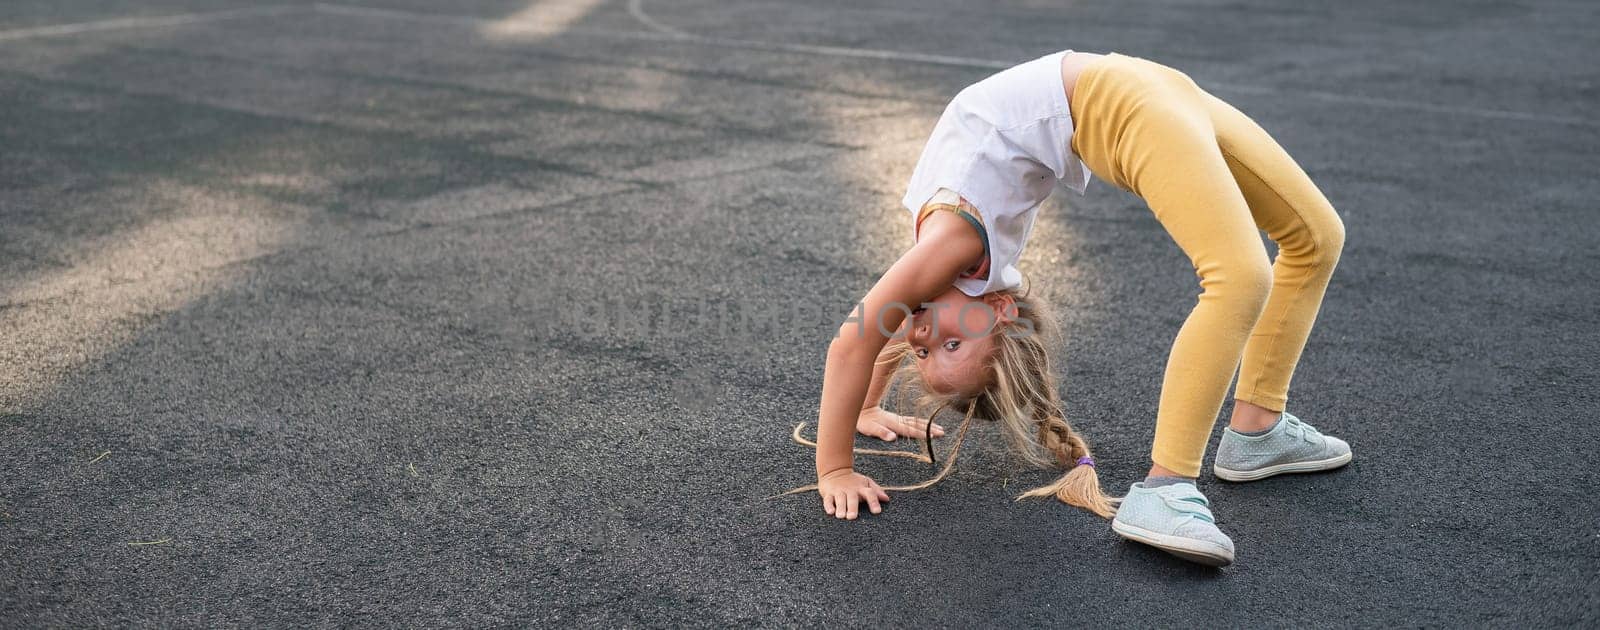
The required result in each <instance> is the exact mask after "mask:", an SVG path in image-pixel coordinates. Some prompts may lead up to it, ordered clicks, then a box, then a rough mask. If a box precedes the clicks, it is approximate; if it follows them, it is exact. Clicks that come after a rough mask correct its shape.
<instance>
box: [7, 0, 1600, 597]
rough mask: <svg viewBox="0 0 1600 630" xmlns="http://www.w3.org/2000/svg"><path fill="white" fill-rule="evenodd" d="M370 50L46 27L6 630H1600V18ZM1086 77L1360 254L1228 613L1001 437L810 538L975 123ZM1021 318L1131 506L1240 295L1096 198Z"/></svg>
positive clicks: (664, 26) (1238, 21) (1392, 8)
mask: <svg viewBox="0 0 1600 630" xmlns="http://www.w3.org/2000/svg"><path fill="white" fill-rule="evenodd" d="M359 2H360V4H355V3H344V2H336V3H332V4H317V5H312V4H306V3H273V2H270V1H267V0H263V1H259V2H258V1H254V0H228V1H227V2H216V1H212V0H155V1H150V2H131V1H114V2H87V1H74V2H58V1H55V0H50V1H44V0H30V1H25V2H8V3H6V4H5V5H4V7H0V620H3V621H0V625H3V626H6V627H45V626H49V627H85V626H129V625H136V626H160V627H214V626H235V625H248V626H273V627H285V626H322V627H325V626H335V625H339V626H346V625H349V626H384V627H387V626H486V625H515V626H535V625H566V624H582V625H589V626H629V627H634V626H678V625H688V626H723V625H738V626H746V625H762V626H767V625H796V626H801V625H803V626H812V625H828V626H853V625H886V626H896V627H899V626H918V627H929V626H931V627H952V626H958V627H959V626H979V625H981V626H994V625H1003V626H1064V625H1074V626H1076V625H1089V626H1191V625H1201V624H1204V625H1221V626H1397V625H1405V626H1410V625H1423V626H1490V625H1493V626H1530V625H1531V626H1594V625H1596V624H1600V499H1596V498H1595V497H1596V495H1595V492H1594V487H1595V486H1596V485H1597V483H1600V476H1597V473H1596V467H1595V465H1594V464H1595V461H1596V460H1595V455H1594V453H1595V450H1596V447H1597V446H1600V422H1597V421H1596V415H1597V412H1600V404H1597V395H1596V386H1597V382H1600V379H1597V369H1596V364H1597V359H1600V350H1597V349H1600V314H1597V313H1600V309H1597V305H1600V254H1597V253H1596V250H1597V246H1600V218H1597V209H1596V201H1595V200H1596V199H1597V198H1600V178H1597V177H1596V175H1597V173H1600V157H1597V156H1600V69H1597V66H1596V65H1595V64H1594V63H1593V59H1594V57H1595V53H1596V51H1597V50H1600V36H1597V33H1600V6H1597V5H1595V4H1594V3H1591V2H1581V1H1566V2H1561V1H1551V2H1514V3H1501V2H1462V1H1450V2H1411V3H1390V2H1378V1H1372V0H1361V1H1355V2H1339V3H1298V2H1265V1H1262V0H1245V1H1242V2H1235V1H1230V2H1223V1H1220V0H1202V1H1199V2H1183V3H1179V2H1161V1H1151V0H1128V1H1124V2H1114V3H1065V2H1064V3H1043V2H1031V1H1026V0H1013V1H1010V2H1005V3H1001V4H995V5H985V6H981V7H980V6H977V5H975V4H973V3H967V2H955V1H952V0H934V1H922V2H912V1H910V0H894V1H892V2H883V3H873V4H870V5H869V4H866V3H858V2H841V1H838V0H822V1H806V2H787V1H785V2H780V1H768V0H761V1H754V2H740V3H717V2H710V1H707V0H648V1H644V2H640V1H633V2H628V1H624V0H610V1H598V0H595V1H591V0H566V1H565V2H562V1H558V0H549V1H542V2H533V3H531V4H529V3H526V2H506V1H498V0H478V1H467V2H453V3H448V4H445V3H434V2H424V1H422V0H359ZM1063 48H1074V49H1079V50H1090V51H1118V52H1123V53H1125V54H1131V55H1138V56H1143V57H1148V58H1151V59H1154V60H1157V61H1160V62H1163V63H1167V64H1169V65H1172V66H1175V67H1177V68H1180V69H1182V70H1184V71H1186V72H1188V73H1190V74H1191V75H1192V76H1194V77H1195V78H1196V79H1197V80H1198V81H1199V82H1200V83H1201V84H1202V85H1203V86H1204V87H1206V88H1208V89H1210V90H1211V91H1212V92H1214V93H1216V94H1217V95H1219V96H1221V97H1223V98H1225V99H1227V100H1229V101H1230V102H1232V103H1234V104H1235V105H1237V106H1239V107H1240V108H1241V109H1243V110H1244V111H1245V112H1247V113H1249V114H1250V115H1252V116H1253V117H1254V118H1256V120H1257V121H1258V122H1260V123H1261V124H1262V125H1263V126H1265V127H1266V128H1267V129H1268V130H1269V131H1271V132H1272V133H1273V134H1274V135H1275V136H1276V137H1277V138H1278V139H1279V141H1280V142H1281V143H1282V144H1284V145H1285V146H1286V147H1287V148H1288V149H1289V150H1290V152H1291V153H1292V154H1293V155H1295V156H1296V158H1297V159H1298V160H1299V161H1300V162H1301V164H1302V165H1303V166H1304V167H1305V168H1306V170H1307V171H1308V172H1309V173H1310V174H1311V175H1312V177H1313V178H1314V179H1315V180H1316V181H1317V182H1318V183H1319V185H1321V187H1322V188H1323V190H1324V192H1325V193H1326V194H1327V195H1328V197H1329V198H1330V199H1331V200H1332V201H1333V202H1334V204H1335V206H1336V207H1338V209H1339V211H1340V214H1341V216H1342V217H1343V218H1344V221H1345V223H1346V226H1347V230H1348V242H1347V245H1346V248H1345V250H1344V255H1343V259H1342V261H1341V263H1340V266H1339V269H1338V272H1337V273H1336V274H1335V276H1334V278H1333V283H1332V286H1331V288H1330V289H1329V293H1328V298H1327V301H1326V302H1325V304H1324V306H1323V310H1322V314H1321V317H1320V319H1319V323H1318V327H1317V329H1316V331H1315V332H1314V334H1313V336H1312V339H1311V341H1310V344H1309V346H1308V348H1307V350H1306V353H1305V357H1304V360H1303V361H1302V363H1301V365H1300V367H1299V369H1298V371H1297V372H1296V378H1295V386H1294V390H1293V392H1292V394H1291V396H1292V401H1291V403H1290V405H1291V408H1292V409H1293V410H1294V411H1295V412H1296V413H1297V414H1298V415H1300V416H1301V417H1303V418H1306V419H1307V420H1308V421H1311V422H1313V423H1315V424H1317V425H1318V426H1319V427H1321V428H1322V429H1324V430H1325V431H1327V432H1329V433H1332V434H1335V435H1339V436H1342V437H1344V438H1346V439H1348V440H1349V441H1350V442H1351V443H1352V444H1353V445H1354V448H1355V452H1356V459H1355V461H1354V463H1353V464H1351V465H1350V466H1349V467H1348V468H1347V469H1344V470H1341V471H1339V472H1337V473H1331V474H1321V475H1311V476H1299V477H1293V478H1281V477H1280V478H1274V479H1271V480H1267V481H1263V482H1259V483H1253V484H1247V485H1229V484H1225V483H1222V482H1217V481H1215V480H1213V479H1211V478H1210V476H1209V474H1208V475H1206V477H1205V478H1203V479H1202V488H1203V490H1205V491H1206V492H1207V493H1208V494H1209V496H1210V497H1211V499H1212V500H1213V502H1214V503H1215V507H1216V510H1217V513H1218V516H1219V518H1220V521H1221V524H1222V526H1223V528H1224V530H1225V531H1227V532H1228V533H1229V534H1231V535H1232V536H1233V537H1234V540H1235V541H1236V542H1237V544H1238V548H1239V556H1238V561H1237V563H1236V564H1235V565H1234V566H1232V567H1229V568H1227V569H1224V570H1220V571H1216V570H1210V569H1205V568H1202V567H1198V566H1194V565H1190V564H1186V563H1184V562H1183V561H1181V560H1177V559H1174V558H1171V557H1168V556H1166V555H1164V554H1162V553H1160V552H1157V551H1154V550H1152V549H1149V548H1145V547H1141V546H1138V545H1133V544H1130V543H1125V542H1123V541H1121V540H1120V539H1118V538H1116V537H1115V536H1114V535H1113V534H1112V533H1111V532H1110V530H1109V528H1108V527H1107V523H1106V522H1105V521H1103V520H1100V519H1097V518H1095V517H1094V516H1092V515H1090V514H1088V513H1086V512H1083V511H1081V510H1076V509H1073V508H1070V507H1067V506H1064V505H1061V504H1059V503H1054V502H1048V501H1025V502H1014V501H1013V500H1012V498H1013V497H1014V496H1015V495H1016V494H1017V493H1018V492H1019V491H1020V490H1021V489H1024V488H1026V487H1031V486H1029V485H1028V484H1037V483H1040V482H1043V481H1046V480H1048V479H1050V478H1052V477H1053V474H1052V473H1051V472H1049V471H1039V470H1030V469H1027V468H1025V467H1023V466H1021V465H1020V464H1017V463H1014V462H1012V461H1011V460H1010V459H1008V458H1007V456H1006V454H1005V451H1004V448H1003V445H1002V443H1001V442H1000V440H999V436H998V435H997V434H996V433H994V432H993V431H992V430H990V429H989V428H988V427H984V428H981V429H980V430H977V431H975V435H974V436H973V437H972V438H971V439H970V442H969V444H968V445H967V447H966V449H964V453H963V456H962V461H961V464H960V466H959V467H958V472H957V473H956V474H955V475H954V476H953V477H952V478H950V479H949V480H947V481H946V482H944V483H942V484H940V485H937V486H935V487H933V488H931V489H928V490H925V491H920V492H907V493H899V494H896V495H895V496H894V498H893V501H892V502H891V503H890V504H889V505H888V509H887V510H886V511H885V512H884V513H883V514H881V515H877V516H869V517H867V518H864V519H862V520H859V521H856V522H841V521H836V520H835V519H833V518H831V517H827V516H826V515H824V514H823V513H822V510H821V507H820V505H819V502H818V501H817V499H816V498H815V496H814V495H813V496H805V497H799V496H791V497H784V498H779V499H768V498H767V497H768V496H769V495H772V494H775V493H777V492H780V491H782V490H785V489H787V488H790V487H793V486H796V485H800V484H803V483H807V482H809V481H810V480H811V478H812V463H811V462H812V460H811V452H810V451H808V450H806V449H804V448H803V447H800V446H799V445H796V444H794V443H792V442H791V441H790V440H789V431H790V429H791V428H792V427H793V426H794V425H795V424H796V423H798V422H802V421H811V420H814V419H815V408H816V405H817V401H818V396H819V392H820V387H821V378H822V368H823V356H824V352H825V348H826V343H827V340H828V338H829V336H830V335H831V333H832V330H833V328H834V326H835V325H836V324H837V322H838V321H839V320H840V319H842V318H843V316H844V314H845V313H846V312H848V310H849V307H850V305H851V304H852V303H853V302H854V301H855V300H857V299H859V297H860V296H861V295H862V294H863V293H864V292H865V291H866V290H867V288H869V287H870V286H871V284H872V282H873V280H874V279H875V278H876V277H877V275H878V274H880V273H882V271H883V270H884V269H885V268H887V265H888V264H889V263H890V262H891V261H893V260H894V259H895V257H896V256H897V255H898V254H899V253H900V252H901V251H902V250H903V248H904V247H905V246H906V245H907V244H908V243H909V242H910V227H909V225H908V224H907V221H906V217H905V214H904V211H903V210H900V209H899V208H898V205H897V201H898V198H899V195H900V194H901V192H902V190H903V185H904V182H905V180H906V179H907V177H908V176H909V174H910V170H911V167H912V165H913V163H914V161H915V159H916V157H917V154H918V152H919V150H920V148H921V145H922V142H923V140H924V139H925V138H926V135H927V133H928V131H929V130H930V129H931V127H932V124H933V122H934V120H935V119H936V117H937V115H938V114H939V112H940V110H941V109H942V107H943V105H944V103H945V102H946V101H947V99H948V98H949V97H950V96H952V95H953V94H954V93H955V92H956V91H958V90H959V89H960V88H961V87H963V86H965V85H967V84H969V83H971V82H974V81H976V80H978V79H980V78H982V77H984V76H986V75H987V74H988V73H990V72H992V71H993V69H994V68H996V67H1003V66H1006V65H1009V64H1012V63H1017V62H1021V61H1025V60H1028V59H1032V58H1034V57H1036V56H1038V55H1040V54H1044V53H1047V52H1051V51H1055V50H1059V49H1063ZM1022 269H1023V271H1024V273H1025V274H1026V275H1027V276H1028V278H1029V281H1030V284H1031V286H1033V288H1034V290H1035V292H1036V294H1037V295H1041V296H1044V297H1045V298H1046V299H1048V300H1050V301H1051V302H1052V303H1053V304H1054V305H1056V306H1057V307H1058V310H1059V311H1060V313H1061V315H1062V320H1063V324H1064V328H1065V332H1066V340H1065V342H1064V343H1063V347H1062V348H1061V350H1060V354H1059V355H1058V356H1059V362H1060V363H1061V364H1062V365H1064V366H1065V369H1064V374H1063V383H1064V386H1063V387H1064V390H1065V392H1066V396H1067V403H1066V404H1067V409H1068V414H1069V416H1070V417H1071V419H1072V420H1073V422H1074V423H1075V424H1076V425H1077V426H1078V428H1079V429H1080V430H1081V431H1083V432H1084V433H1085V434H1086V435H1087V436H1088V437H1089V439H1090V440H1091V442H1092V443H1093V444H1094V445H1095V447H1096V449H1097V452H1098V456H1099V460H1100V470H1101V471H1102V475H1103V477H1104V478H1105V479H1106V481H1107V484H1108V485H1109V486H1110V487H1111V488H1112V489H1114V490H1115V489H1119V488H1122V487H1125V486H1126V484H1127V483H1130V482H1132V481H1135V480H1137V479H1138V478H1139V476H1140V475H1141V474H1142V473H1143V471H1144V469H1145V467H1146V465H1147V463H1146V462H1147V460H1146V457H1147V452H1148V447H1149V442H1150V438H1151V435H1152V433H1153V424H1154V422H1153V418H1154V417H1155V411H1156V402H1157V398H1158V395H1159V385H1160V380H1161V373H1162V369H1163V366H1164V363H1165V358H1166V352H1167V349H1168V347H1169V344H1170V343H1171V340H1172V337H1173V335H1174V334H1175V333H1176V331H1177V328H1178V326H1179V325H1180V323H1181V322H1182V320H1183V318H1184V316H1185V315H1186V313H1187V311H1188V309H1189V308H1190V306H1191V305H1192V303H1193V300H1194V296H1195V295H1196V294H1197V293H1198V287H1197V286H1196V284H1195V278H1194V274H1193V270H1192V269H1191V268H1190V267H1189V265H1188V261H1187V259H1186V258H1184V257H1183V255H1182V253H1181V252H1180V251H1179V250H1178V249H1177V247H1176V246H1175V245H1174V244H1173V243H1172V242H1171V241H1170V239H1169V238H1168V237H1167V235H1166V234H1165V233H1164V232H1163V231H1162V230H1161V228H1160V226H1159V224H1158V223H1157V222H1156V221H1155V220H1154V219H1153V218H1152V217H1151V215H1150V213H1149V211H1148V210H1147V209H1146V208H1145V207H1144V206H1143V205H1142V204H1141V203H1140V202H1139V201H1138V200H1137V199H1135V198H1133V197H1131V196H1128V195H1126V194H1123V193H1121V192H1119V191H1117V190H1115V188H1114V187H1112V186H1110V185H1108V184H1104V183H1102V182H1098V181H1097V182H1096V183H1095V184H1094V185H1093V186H1092V187H1091V189H1090V192H1089V194H1088V195H1087V196H1082V197H1080V196H1077V195H1075V194H1072V193H1070V192H1069V191H1064V190H1063V191H1058V194H1057V195H1056V196H1055V197H1053V198H1052V200H1051V201H1050V202H1048V204H1047V206H1046V207H1045V208H1044V209H1043V211H1042V212H1041V214H1040V219H1039V223H1038V225H1037V228H1036V231H1035V234H1034V238H1033V239H1032V241H1031V242H1030V244H1029V246H1028V249H1027V252H1026V257H1025V259H1024V261H1023V264H1022ZM774 312H776V313H778V314H779V316H777V317H768V315H770V314H771V313H774ZM796 313H799V314H798V315H796ZM730 322H731V323H730ZM752 322H754V323H753V324H752ZM1226 412H1227V411H1226V408H1225V409H1224V413H1226ZM942 420H943V421H944V422H945V424H946V425H947V426H953V425H952V424H951V422H950V420H951V419H949V418H943V419H942ZM1219 430H1220V427H1219ZM862 445H863V446H867V445H868V444H867V441H866V440H863V441H862ZM946 446H947V445H946ZM899 447H900V448H906V449H910V448H912V445H911V444H909V443H902V444H900V445H899ZM859 466H860V468H861V469H862V470H863V471H864V472H867V473H869V474H871V475H873V476H874V477H875V478H877V479H879V480H880V481H882V482H884V483H907V482H913V481H917V480H920V479H923V478H925V477H926V476H927V475H928V474H929V472H930V471H929V470H928V468H927V466H926V465H925V464H920V463H917V462H912V461H900V460H890V461H884V458H863V459H862V460H861V461H860V464H859Z"/></svg>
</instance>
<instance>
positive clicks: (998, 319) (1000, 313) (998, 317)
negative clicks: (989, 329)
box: [983, 292, 1017, 324]
mask: <svg viewBox="0 0 1600 630" xmlns="http://www.w3.org/2000/svg"><path fill="white" fill-rule="evenodd" d="M983 301H984V303H985V304H988V305H989V308H991V309H994V321H995V324H1006V323H1010V322H1012V321H1014V320H1016V318H1017V300H1016V298H1015V297H1013V296H1012V295H1011V294H1010V293H1007V292H995V293H990V294H988V295H985V296H983Z"/></svg>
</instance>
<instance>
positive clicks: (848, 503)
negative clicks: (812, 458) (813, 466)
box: [817, 468, 889, 521]
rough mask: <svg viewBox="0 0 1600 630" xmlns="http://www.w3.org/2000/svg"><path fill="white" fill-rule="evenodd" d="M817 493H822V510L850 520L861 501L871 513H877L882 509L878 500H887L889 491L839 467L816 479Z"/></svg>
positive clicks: (864, 476) (870, 479)
mask: <svg viewBox="0 0 1600 630" xmlns="http://www.w3.org/2000/svg"><path fill="white" fill-rule="evenodd" d="M817 494H820V495H822V510H823V511H824V512H827V513H829V514H832V515H833V516H834V518H843V519H849V520H852V521H853V520H855V518H856V508H857V507H858V506H860V502H861V501H863V500H864V501H866V502H867V507H868V508H870V509H871V510H872V513H873V514H878V513H880V512H882V511H883V506H882V505H879V502H880V501H888V500H889V493H887V492H884V491H883V488H881V487H879V486H878V482H876V481H873V480H872V478H871V477H868V476H866V475H863V474H861V473H858V472H856V471H854V470H852V469H849V468H840V469H839V470H835V471H833V472H831V473H828V474H826V475H823V476H822V477H821V478H819V479H817Z"/></svg>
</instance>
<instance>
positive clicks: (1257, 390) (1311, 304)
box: [1204, 94, 1344, 431]
mask: <svg viewBox="0 0 1600 630" xmlns="http://www.w3.org/2000/svg"><path fill="white" fill-rule="evenodd" d="M1204 99H1205V103H1206V109H1207V112H1208V113H1209V114H1210V118H1211V123H1212V125H1213V126H1214V127H1215V129H1216V132H1217V145H1218V146H1219V148H1220V149H1221V151H1222V155H1223V157H1224V158H1225V159H1226V160H1227V165H1228V169H1229V171H1231V172H1232V174H1233V179H1234V180H1235V181H1236V182H1237V184H1238V187H1239V190H1240V191H1241V192H1242V193H1243V194H1244V198H1245V201H1246V202H1248V203H1249V205H1250V212H1251V214H1252V216H1253V217H1254V219H1255V223H1256V225H1257V226H1258V227H1260V228H1261V229H1262V230H1265V231H1266V232H1267V235H1268V236H1269V237H1270V238H1271V239H1272V240H1273V241H1274V242H1276V243H1277V244H1278V256H1277V259H1276V260H1275V261H1274V262H1273V265H1272V291H1271V295H1270V297H1269V299H1268V300H1267V305H1266V310H1265V311H1264V312H1263V314H1262V317H1261V319H1260V320H1259V321H1258V322H1257V323H1256V326H1255V328H1254V330H1252V331H1251V332H1250V337H1249V342H1248V343H1246V344H1245V348H1244V356H1243V360H1242V364H1241V367H1240V369H1239V382H1238V385H1237V386H1236V388H1235V390H1234V397H1235V398H1236V399H1238V400H1239V401H1243V402H1244V403H1248V404H1237V405H1235V411H1234V423H1233V424H1234V428H1235V429H1237V430H1243V431H1251V430H1258V429H1262V428H1266V426H1271V421H1276V419H1277V412H1280V411H1283V409H1284V405H1285V403H1286V402H1287V400H1288V394H1289V379H1290V378H1291V377H1292V376H1293V375H1294V369H1295V365H1296V364H1297V363H1298V362H1299V359H1300V353H1301V351H1302V350H1303V349H1304V348H1305V344H1306V338H1307V337H1308V336H1309V335H1310V334H1311V326H1312V323H1313V322H1315V320H1316V318H1317V311H1318V310H1319V309H1320V308H1321V306H1322V296H1323V293H1324V292H1325V291H1326V289H1327V287H1328V279H1329V278H1330V277H1331V276H1332V275H1333V269H1334V266H1335V265H1336V264H1338V261H1339V252H1340V250H1341V249H1342V248H1343V247H1344V223H1343V222H1342V221H1341V220H1340V219H1339V215H1338V213H1336V212H1334V209H1333V205H1332V204H1330V203H1328V199H1327V198H1326V197H1324V196H1323V195H1322V192H1321V191H1319V190H1317V187H1316V185H1315V184H1313V183H1312V182H1311V178H1310V177H1308V176H1307V175H1306V173H1305V171H1303V170H1301V168H1300V166H1299V165H1298V164H1296V163H1295V161H1294V160H1293V159H1292V158H1290V157H1289V154H1288V153H1287V152H1285V151H1284V150H1283V148H1282V147H1280V146H1278V143H1277V142H1275V141H1274V140H1273V139H1272V137H1271V136H1269V135H1267V132H1266V131H1264V130H1262V129H1261V127H1260V126H1258V125H1256V123H1255V122H1254V121H1252V120H1250V118H1248V117H1247V116H1245V115H1244V114H1243V113H1240V112H1239V110H1238V109H1235V108H1234V107H1233V106H1231V105H1228V104H1227V103H1225V102H1223V101H1221V100H1220V99H1217V98H1216V97H1214V96H1211V95H1209V94H1207V95H1205V97H1204ZM1252 406H1254V407H1252ZM1264 410H1265V411H1270V412H1271V413H1270V415H1268V414H1263V413H1262V412H1263V411H1264ZM1263 417H1266V418H1268V419H1270V421H1269V422H1266V423H1264V424H1265V426H1263V423H1262V422H1261V420H1262V418H1263Z"/></svg>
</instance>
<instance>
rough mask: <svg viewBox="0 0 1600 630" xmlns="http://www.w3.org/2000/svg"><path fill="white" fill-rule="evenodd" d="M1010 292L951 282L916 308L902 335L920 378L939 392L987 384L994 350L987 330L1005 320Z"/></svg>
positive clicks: (1008, 317) (974, 388)
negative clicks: (975, 292) (979, 290)
mask: <svg viewBox="0 0 1600 630" xmlns="http://www.w3.org/2000/svg"><path fill="white" fill-rule="evenodd" d="M1011 304H1012V300H1011V297H1010V296H1006V295H1000V294H994V293H991V294H988V295H985V296H983V297H977V298H975V297H971V296H968V295H967V294H965V293H962V292H961V290H960V289H957V288H956V287H954V286H952V287H950V288H949V289H946V290H945V292H944V293H941V294H939V295H938V296H937V297H935V298H933V299H931V300H929V301H927V302H924V303H923V304H922V305H920V306H921V308H916V309H915V310H914V311H913V312H912V314H911V319H910V320H908V321H909V324H908V326H907V330H906V341H907V342H909V343H910V344H911V354H912V356H913V357H914V360H915V363H916V365H917V369H918V370H919V371H920V372H921V374H922V381H923V384H924V385H925V386H926V387H928V389H931V390H933V391H934V392H936V393H940V394H950V393H955V392H959V393H962V394H968V395H970V394H975V393H977V392H978V391H980V390H982V389H983V388H984V387H986V386H988V384H989V380H990V373H989V367H988V359H989V357H990V355H991V353H993V352H994V335H993V334H992V331H993V330H994V326H995V324H997V323H1000V322H1004V321H1010V320H1011V315H1013V313H1011V312H1010V311H1009V309H1008V307H1010V306H1011Z"/></svg>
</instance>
